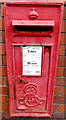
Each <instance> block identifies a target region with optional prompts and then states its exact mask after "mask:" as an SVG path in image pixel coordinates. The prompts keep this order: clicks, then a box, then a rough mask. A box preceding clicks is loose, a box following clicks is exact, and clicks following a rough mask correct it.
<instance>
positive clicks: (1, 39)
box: [0, 31, 5, 42]
mask: <svg viewBox="0 0 66 120" xmlns="http://www.w3.org/2000/svg"><path fill="white" fill-rule="evenodd" d="M0 42H5V32H4V31H0Z"/></svg>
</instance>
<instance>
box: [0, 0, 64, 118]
mask: <svg viewBox="0 0 66 120" xmlns="http://www.w3.org/2000/svg"><path fill="white" fill-rule="evenodd" d="M45 1H47V0H45ZM49 1H50V0H49ZM3 20H4V16H3V2H0V119H4V120H5V119H6V118H8V117H9V113H8V111H9V110H8V105H9V104H8V97H9V94H8V82H7V71H6V67H7V66H6V48H5V36H4V33H5V31H4V23H3ZM62 23H63V25H62V32H61V40H60V49H59V56H58V58H59V59H58V67H57V77H56V84H55V95H54V103H53V114H52V118H50V119H54V118H63V119H64V118H66V116H65V112H66V109H65V108H66V101H65V100H66V92H64V91H66V2H65V5H64V16H63V20H62ZM20 119H26V120H27V119H28V118H20ZM29 119H31V118H29ZM32 119H34V118H32ZM35 119H38V120H39V119H41V120H43V119H44V118H35ZM35 119H34V120H35ZM12 120H13V118H12ZM46 120H49V119H46Z"/></svg>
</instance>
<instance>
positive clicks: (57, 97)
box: [54, 96, 66, 103]
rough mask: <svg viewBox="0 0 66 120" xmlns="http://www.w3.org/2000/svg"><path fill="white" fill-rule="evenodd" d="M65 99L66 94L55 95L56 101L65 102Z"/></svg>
mask: <svg viewBox="0 0 66 120" xmlns="http://www.w3.org/2000/svg"><path fill="white" fill-rule="evenodd" d="M65 99H66V97H64V96H55V97H54V103H64V100H65Z"/></svg>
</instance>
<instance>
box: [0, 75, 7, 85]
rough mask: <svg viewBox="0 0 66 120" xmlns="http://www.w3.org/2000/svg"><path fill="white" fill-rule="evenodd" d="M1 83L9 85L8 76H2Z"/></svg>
mask: <svg viewBox="0 0 66 120" xmlns="http://www.w3.org/2000/svg"><path fill="white" fill-rule="evenodd" d="M0 85H8V81H7V77H4V76H3V77H0Z"/></svg>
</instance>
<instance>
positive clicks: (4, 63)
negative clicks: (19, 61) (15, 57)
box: [3, 56, 6, 65]
mask: <svg viewBox="0 0 66 120" xmlns="http://www.w3.org/2000/svg"><path fill="white" fill-rule="evenodd" d="M3 65H6V56H3Z"/></svg>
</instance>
